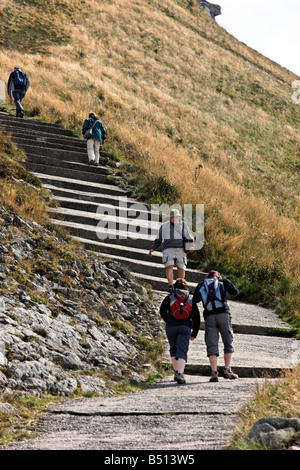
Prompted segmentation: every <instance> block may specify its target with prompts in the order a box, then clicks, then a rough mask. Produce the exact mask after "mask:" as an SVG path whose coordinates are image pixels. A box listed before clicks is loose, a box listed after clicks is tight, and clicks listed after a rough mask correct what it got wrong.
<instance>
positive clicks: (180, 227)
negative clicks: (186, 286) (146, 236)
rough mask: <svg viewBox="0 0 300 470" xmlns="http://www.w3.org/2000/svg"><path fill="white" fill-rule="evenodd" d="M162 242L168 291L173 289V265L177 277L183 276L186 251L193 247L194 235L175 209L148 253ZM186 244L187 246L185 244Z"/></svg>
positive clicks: (162, 226) (150, 253) (191, 249)
mask: <svg viewBox="0 0 300 470" xmlns="http://www.w3.org/2000/svg"><path fill="white" fill-rule="evenodd" d="M162 243H163V245H164V246H163V263H164V265H165V268H166V277H167V280H168V283H169V288H168V290H169V292H172V291H173V283H174V272H173V270H174V266H176V267H177V272H178V278H181V279H184V278H185V269H186V264H187V256H186V254H187V252H190V253H192V252H193V251H194V249H195V245H194V237H193V234H192V232H191V231H190V229H189V227H188V225H187V224H186V223H185V222H183V221H182V220H181V214H180V212H179V211H178V210H177V209H174V210H171V212H170V220H169V221H167V222H164V223H163V224H162V225H161V227H160V229H159V232H158V234H157V237H156V239H155V240H154V242H153V244H152V247H151V249H150V251H149V255H150V256H152V253H153V251H155V250H157V249H158V248H159V246H160V245H161V244H162ZM187 245H188V246H187Z"/></svg>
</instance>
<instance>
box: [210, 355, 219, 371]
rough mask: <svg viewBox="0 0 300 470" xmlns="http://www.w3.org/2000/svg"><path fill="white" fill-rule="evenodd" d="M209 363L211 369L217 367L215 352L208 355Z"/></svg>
mask: <svg viewBox="0 0 300 470" xmlns="http://www.w3.org/2000/svg"><path fill="white" fill-rule="evenodd" d="M209 363H210V367H211V370H213V371H216V370H217V367H218V356H217V355H216V354H211V355H210V356H209Z"/></svg>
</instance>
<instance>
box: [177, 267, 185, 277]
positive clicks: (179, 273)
mask: <svg viewBox="0 0 300 470" xmlns="http://www.w3.org/2000/svg"><path fill="white" fill-rule="evenodd" d="M177 274H178V277H179V278H181V279H184V277H185V269H182V268H177Z"/></svg>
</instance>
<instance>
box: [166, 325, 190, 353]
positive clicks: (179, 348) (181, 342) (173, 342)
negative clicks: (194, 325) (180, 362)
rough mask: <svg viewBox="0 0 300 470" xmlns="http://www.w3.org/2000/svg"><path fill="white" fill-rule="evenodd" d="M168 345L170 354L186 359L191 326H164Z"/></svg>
mask: <svg viewBox="0 0 300 470" xmlns="http://www.w3.org/2000/svg"><path fill="white" fill-rule="evenodd" d="M166 334H167V338H168V341H169V346H170V356H171V357H175V358H176V359H184V360H185V361H187V353H188V350H189V344H190V339H191V327H190V326H188V325H172V326H171V325H170V326H167V327H166Z"/></svg>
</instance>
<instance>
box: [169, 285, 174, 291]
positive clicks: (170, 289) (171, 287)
mask: <svg viewBox="0 0 300 470" xmlns="http://www.w3.org/2000/svg"><path fill="white" fill-rule="evenodd" d="M168 292H170V293H172V292H174V287H173V286H172V285H171V286H169V288H168Z"/></svg>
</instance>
